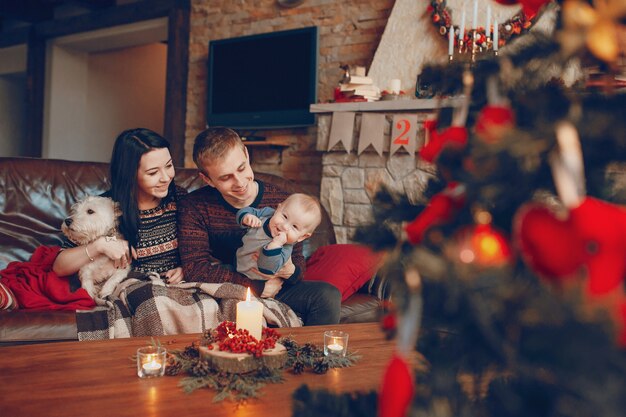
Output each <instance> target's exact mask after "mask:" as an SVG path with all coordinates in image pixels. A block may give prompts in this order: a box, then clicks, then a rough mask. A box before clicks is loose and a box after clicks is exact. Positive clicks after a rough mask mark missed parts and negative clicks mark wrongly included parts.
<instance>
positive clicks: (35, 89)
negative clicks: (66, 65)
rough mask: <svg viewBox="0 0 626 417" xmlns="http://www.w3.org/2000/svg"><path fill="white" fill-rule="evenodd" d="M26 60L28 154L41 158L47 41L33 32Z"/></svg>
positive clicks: (29, 39) (29, 40)
mask: <svg viewBox="0 0 626 417" xmlns="http://www.w3.org/2000/svg"><path fill="white" fill-rule="evenodd" d="M26 56H27V58H26V60H27V61H26V100H27V104H26V154H25V155H24V156H31V157H37V158H40V157H41V154H42V143H43V141H42V137H43V104H44V88H45V78H46V40H45V39H43V38H41V37H38V36H37V35H36V34H35V32H34V31H32V30H31V32H30V36H29V38H28V52H27V55H26Z"/></svg>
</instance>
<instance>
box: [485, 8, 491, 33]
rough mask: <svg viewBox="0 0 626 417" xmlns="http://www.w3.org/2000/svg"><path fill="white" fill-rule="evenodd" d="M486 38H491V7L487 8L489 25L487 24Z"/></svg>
mask: <svg viewBox="0 0 626 417" xmlns="http://www.w3.org/2000/svg"><path fill="white" fill-rule="evenodd" d="M485 36H486V37H487V38H489V37H490V36H491V6H487V23H485Z"/></svg>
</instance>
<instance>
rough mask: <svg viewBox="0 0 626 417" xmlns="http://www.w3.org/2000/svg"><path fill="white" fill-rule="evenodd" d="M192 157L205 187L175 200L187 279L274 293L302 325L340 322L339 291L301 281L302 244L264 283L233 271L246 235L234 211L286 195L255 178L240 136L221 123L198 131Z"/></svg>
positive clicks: (267, 203) (274, 201)
mask: <svg viewBox="0 0 626 417" xmlns="http://www.w3.org/2000/svg"><path fill="white" fill-rule="evenodd" d="M193 159H194V162H195V163H196V165H197V166H198V169H199V171H200V177H201V178H202V179H203V180H204V182H206V183H207V185H209V186H208V187H203V188H201V189H199V190H196V191H194V192H192V193H190V194H189V195H188V196H187V197H186V198H184V199H183V200H182V201H181V202H180V203H179V207H178V216H179V217H178V244H179V252H180V257H181V261H182V265H183V271H184V275H185V279H186V280H188V281H202V282H213V283H221V282H231V283H234V284H239V285H243V286H245V287H250V288H251V290H252V291H253V292H254V293H255V294H256V295H258V296H260V297H268V296H270V295H271V294H276V295H275V297H274V298H276V299H277V300H279V301H282V302H284V303H285V304H287V305H288V306H290V307H291V308H292V309H293V310H294V311H295V312H296V313H297V314H298V315H299V316H300V317H301V318H302V319H303V321H304V324H305V325H316V324H334V323H338V322H339V313H340V308H341V293H340V292H339V290H337V288H335V287H334V286H332V285H330V284H328V283H325V282H320V281H302V275H303V272H304V268H305V261H304V257H303V255H302V243H298V244H296V245H295V246H294V249H293V252H292V254H291V261H288V262H287V263H286V264H285V265H284V266H283V267H282V268H281V269H280V270H279V271H278V272H277V273H276V274H275V275H267V280H265V281H263V280H251V279H249V278H248V277H246V276H245V275H242V274H240V273H239V272H237V271H236V270H235V267H234V266H235V255H236V252H237V249H238V248H239V247H241V245H242V238H243V236H244V234H245V233H246V230H245V229H243V228H241V226H240V225H239V224H238V223H237V221H236V217H235V213H237V211H238V210H240V209H242V208H244V207H254V208H262V207H268V206H269V207H277V206H278V204H279V203H281V202H282V201H283V200H285V199H286V198H287V197H288V196H289V194H288V193H287V192H286V191H284V190H281V189H280V188H278V187H276V186H275V185H273V184H271V183H264V182H262V181H259V180H255V179H254V173H253V172H252V168H251V167H250V160H249V156H248V151H247V149H246V147H245V146H244V144H243V142H242V141H241V138H240V137H239V135H238V134H237V133H236V132H235V131H233V130H231V129H227V128H223V127H214V128H209V129H207V130H205V131H203V132H201V133H200V134H199V135H198V136H197V137H196V140H195V143H194V148H193ZM259 274H261V272H260V271H259Z"/></svg>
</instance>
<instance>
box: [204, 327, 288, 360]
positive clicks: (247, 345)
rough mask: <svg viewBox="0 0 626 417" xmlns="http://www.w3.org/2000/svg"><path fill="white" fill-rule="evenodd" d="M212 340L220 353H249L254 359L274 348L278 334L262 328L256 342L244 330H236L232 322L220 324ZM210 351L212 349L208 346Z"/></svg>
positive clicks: (213, 332)
mask: <svg viewBox="0 0 626 417" xmlns="http://www.w3.org/2000/svg"><path fill="white" fill-rule="evenodd" d="M211 337H212V340H215V341H216V343H217V348H218V349H219V350H221V351H227V352H232V353H249V354H251V355H254V356H255V357H261V356H263V352H264V351H266V350H269V349H273V348H274V347H276V341H277V340H278V339H279V338H280V334H279V333H278V332H277V331H276V330H275V329H269V328H267V327H266V328H264V329H263V331H262V333H261V340H257V339H256V338H255V337H254V336H252V335H251V334H250V333H249V332H248V330H246V329H237V325H236V324H235V323H234V322H232V321H223V322H221V323H220V324H219V325H218V326H217V327H216V328H215V329H214V330H213V331H212V332H211ZM209 348H210V349H213V347H212V346H210V345H209Z"/></svg>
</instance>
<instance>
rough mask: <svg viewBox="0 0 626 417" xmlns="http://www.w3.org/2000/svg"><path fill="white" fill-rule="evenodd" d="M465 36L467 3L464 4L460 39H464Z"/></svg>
mask: <svg viewBox="0 0 626 417" xmlns="http://www.w3.org/2000/svg"><path fill="white" fill-rule="evenodd" d="M464 37H465V5H463V13H462V14H461V26H460V28H459V40H460V41H463V38H464Z"/></svg>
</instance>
